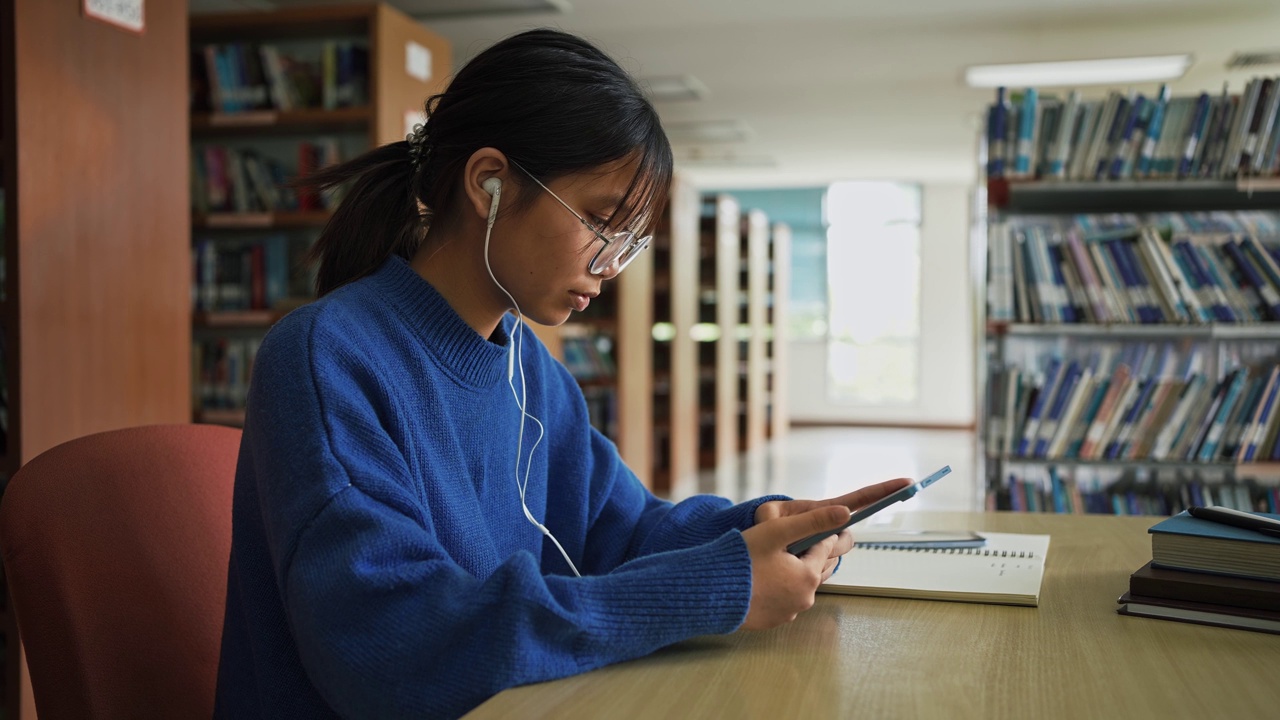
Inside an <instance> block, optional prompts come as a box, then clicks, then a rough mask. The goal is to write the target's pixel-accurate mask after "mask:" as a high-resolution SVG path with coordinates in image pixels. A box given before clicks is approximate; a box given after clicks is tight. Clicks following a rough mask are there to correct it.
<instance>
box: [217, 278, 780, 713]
mask: <svg viewBox="0 0 1280 720" xmlns="http://www.w3.org/2000/svg"><path fill="white" fill-rule="evenodd" d="M513 327H514V325H513V318H507V319H505V320H504V321H503V323H502V324H501V325H500V327H499V328H498V329H497V331H496V332H495V333H494V335H493V336H492V337H491V338H489V339H485V338H484V337H482V336H481V335H480V334H479V333H477V332H475V330H473V329H472V328H471V327H470V326H468V325H466V323H465V322H464V321H463V320H462V318H461V317H459V316H458V314H457V313H456V312H454V310H453V309H452V308H451V307H450V306H449V304H448V303H447V302H446V301H445V299H444V298H443V297H441V296H440V295H439V293H438V292H437V291H436V290H435V289H434V288H433V287H432V286H431V285H430V284H429V283H427V282H426V281H424V280H423V279H422V278H421V277H420V276H418V275H417V274H416V273H415V272H414V271H413V270H412V268H410V267H409V265H408V264H407V263H406V262H405V261H404V260H402V259H400V258H393V259H391V260H388V261H387V262H386V263H385V264H384V265H383V266H382V267H381V268H380V269H379V270H378V271H377V272H376V273H375V274H373V275H370V276H368V277H365V278H363V279H361V280H358V281H356V282H354V283H351V284H348V285H346V286H344V287H342V288H341V289H339V290H337V291H335V292H333V293H330V294H329V295H327V296H326V297H324V298H323V299H321V300H319V301H317V302H315V303H312V304H310V305H308V306H305V307H303V308H301V309H299V310H296V311H294V312H293V313H291V314H289V315H288V316H287V317H285V318H284V319H283V320H281V321H280V322H279V323H277V324H276V326H275V327H274V328H273V329H272V330H271V331H270V333H268V335H267V337H266V338H265V340H264V341H263V343H262V346H261V349H260V350H259V352H258V356H257V360H256V363H255V367H254V374H253V382H252V384H251V389H250V394H249V402H248V414H247V417H246V420H245V430H244V438H243V442H242V446H241V450H240V459H239V465H238V468H237V471H236V481H235V492H234V500H233V522H232V544H231V560H230V570H229V575H228V587H227V609H226V623H225V626H224V630H223V638H222V655H221V662H220V664H219V672H218V688H217V712H216V715H217V716H218V717H228V718H236V719H237V720H240V719H243V718H260V717H261V718H266V717H270V718H285V717H290V718H293V717H296V718H324V717H335V716H336V717H348V718H354V717H415V718H421V717H456V716H458V715H461V714H463V713H465V712H466V711H468V710H470V709H472V708H474V707H475V706H476V705H478V704H480V703H481V702H483V701H484V700H485V699H487V698H489V697H490V696H492V695H494V694H496V693H497V692H499V691H501V690H503V689H505V688H509V687H513V686H516V685H521V684H526V683H533V682H539V681H544V680H551V679H555V678H561V677H565V676H568V675H573V674H576V673H581V672H584V671H587V670H591V669H593V668H598V667H601V666H603V665H607V664H609V663H614V662H619V661H622V660H627V659H631V658H636V657H639V656H642V655H645V654H648V653H650V652H653V651H654V650H656V649H658V648H661V647H663V646H665V645H669V644H671V643H675V642H677V641H680V640H683V639H686V638H689V637H692V636H697V635H703V634H713V633H727V632H730V631H732V630H734V629H736V628H737V627H738V626H739V625H740V624H741V623H742V621H743V619H744V618H745V616H746V612H747V606H748V604H749V601H750V597H751V561H750V556H749V555H748V552H747V547H746V544H745V543H744V541H743V538H742V534H741V532H740V531H741V530H742V529H745V528H747V527H750V525H751V523H752V521H753V518H754V514H755V509H756V507H757V506H758V505H759V504H760V503H761V502H764V501H765V500H768V499H769V498H761V499H759V500H756V501H754V502H750V503H745V504H741V505H736V506H735V505H731V504H730V503H729V501H727V500H724V499H722V498H715V497H711V496H697V497H694V498H691V499H688V500H685V501H684V502H681V503H679V504H676V505H673V504H671V503H668V502H666V501H663V500H660V499H658V498H655V497H654V496H653V495H652V494H650V493H649V492H648V491H647V490H646V489H645V488H644V487H643V486H642V485H641V484H640V483H639V482H638V481H637V479H636V477H635V475H634V474H633V473H632V472H631V471H630V470H628V469H627V467H626V466H625V465H624V464H623V463H622V462H621V461H620V460H619V457H618V453H617V450H616V448H615V447H614V445H613V444H612V443H611V442H610V441H609V440H608V439H606V438H605V437H604V436H602V435H601V434H600V433H599V432H597V431H596V430H595V429H593V428H592V427H591V425H590V423H589V422H588V417H587V407H586V403H585V401H584V399H583V396H582V393H581V391H580V390H579V388H578V386H577V384H576V383H575V382H574V380H573V378H572V377H571V376H570V375H569V374H568V372H567V371H566V370H565V369H564V367H563V366H562V365H561V364H560V363H558V362H557V361H556V360H555V359H554V358H552V357H551V356H550V354H549V353H548V352H547V350H546V348H545V347H544V346H542V345H541V344H540V343H539V342H538V341H537V339H536V336H535V335H534V334H533V333H532V332H525V333H523V345H524V348H523V363H522V364H523V368H524V372H525V377H526V381H527V391H528V409H529V412H530V414H532V415H534V416H535V417H537V418H538V419H540V420H541V421H542V424H543V425H545V427H546V437H545V438H544V439H543V440H542V442H541V443H540V444H539V445H538V447H537V449H536V451H535V452H534V453H533V459H532V463H531V471H530V473H529V482H528V490H527V495H526V497H525V500H526V502H527V504H528V507H529V510H530V511H531V512H532V514H533V516H534V517H535V518H537V519H538V520H539V521H540V522H542V523H543V524H545V525H546V526H547V527H548V528H549V529H550V530H551V532H552V533H553V534H554V535H555V537H556V538H557V539H558V540H559V541H560V542H561V544H563V546H564V548H565V550H566V551H567V553H568V554H569V556H570V558H572V560H573V562H574V564H575V565H576V566H577V567H578V569H579V570H580V571H581V572H582V575H583V576H582V577H581V578H578V577H574V576H573V574H572V571H571V570H570V569H569V567H568V565H567V564H566V563H565V561H564V559H563V558H562V557H561V555H560V553H559V551H558V550H556V549H555V546H554V545H552V544H551V542H550V540H547V539H545V538H544V536H543V535H542V533H541V532H540V531H539V530H538V529H537V528H535V527H533V526H532V525H531V524H530V523H529V522H528V520H527V519H526V518H525V516H524V511H523V509H522V508H521V503H520V496H519V492H518V489H517V485H516V442H517V435H518V431H519V422H520V413H519V411H518V410H517V408H516V404H515V400H514V398H513V396H512V391H511V388H510V387H509V386H508V378H507V367H508V366H507V349H508V348H507V343H508V342H510V340H509V333H510V332H511V331H512V329H513ZM519 379H520V377H519V373H518V372H517V373H516V375H515V382H516V383H517V387H518V386H519V385H518V383H519ZM537 432H538V431H537V427H536V425H534V424H533V423H532V422H528V423H527V427H526V431H525V440H524V455H525V456H526V457H527V456H528V454H529V451H530V449H531V446H532V445H533V441H534V439H536V437H537Z"/></svg>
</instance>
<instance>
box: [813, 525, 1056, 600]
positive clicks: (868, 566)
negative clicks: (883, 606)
mask: <svg viewBox="0 0 1280 720" xmlns="http://www.w3.org/2000/svg"><path fill="white" fill-rule="evenodd" d="M979 534H980V535H982V536H983V537H985V538H986V539H987V544H986V547H983V548H968V549H940V550H891V549H871V548H858V549H855V550H854V551H853V552H850V553H849V554H848V555H845V557H844V562H843V563H841V566H840V571H839V572H837V573H836V574H835V575H832V576H831V578H830V579H829V580H827V582H825V583H823V585H822V586H821V587H820V588H819V590H820V591H823V592H833V593H847V594H853V595H879V596H884V597H908V598H924V599H938V600H958V601H964V602H990V603H1005V604H1010V603H1011V604H1019V605H1035V604H1037V602H1038V600H1039V596H1040V582H1041V580H1042V579H1043V577H1044V560H1045V555H1046V554H1047V553H1048V551H1049V536H1048V535H1021V534H1012V533H994V532H983V531H979Z"/></svg>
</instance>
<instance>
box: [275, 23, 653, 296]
mask: <svg viewBox="0 0 1280 720" xmlns="http://www.w3.org/2000/svg"><path fill="white" fill-rule="evenodd" d="M426 112H427V122H426V124H425V127H424V132H423V137H422V143H421V145H420V146H418V147H415V145H416V143H410V142H408V141H400V142H393V143H389V144H387V145H383V146H381V147H378V148H375V149H373V150H371V151H369V152H366V153H365V154H363V155H361V156H359V157H357V158H355V159H353V160H350V161H348V162H345V163H342V164H339V165H335V166H333V167H330V168H326V169H323V170H320V171H319V172H317V173H315V174H313V175H311V176H309V177H306V178H302V179H301V180H300V181H301V182H303V183H305V184H306V185H308V186H311V187H316V188H319V189H323V190H331V189H334V188H337V187H339V186H342V187H344V194H343V199H342V201H341V202H340V203H339V205H338V208H337V209H336V210H335V211H334V214H333V217H332V218H331V219H330V220H329V222H328V224H327V225H326V226H325V228H324V230H323V231H322V232H321V233H320V237H319V239H318V240H317V241H316V244H315V246H314V247H313V248H312V250H311V260H312V261H317V262H318V263H319V268H318V272H317V276H316V294H317V295H318V296H323V295H324V294H326V293H328V292H330V291H332V290H334V289H336V288H338V287H341V286H342V285H344V284H346V283H348V282H351V281H352V280H356V279H358V278H360V277H363V276H365V275H368V274H369V273H371V272H373V271H374V270H376V269H377V268H378V267H379V266H381V264H382V263H383V262H384V261H385V260H386V259H387V258H388V257H390V256H392V255H393V254H394V255H400V256H402V257H404V258H410V257H412V256H413V254H414V253H415V252H417V250H418V248H419V247H420V246H421V244H422V242H423V239H424V238H425V236H426V231H427V229H428V227H429V226H430V225H432V224H436V225H438V226H439V225H444V224H447V223H448V222H450V214H451V213H455V212H456V211H457V209H456V208H455V205H456V203H457V202H458V197H457V196H458V195H459V194H460V185H461V183H459V182H458V180H459V177H460V176H461V174H462V173H463V171H464V170H465V168H466V164H467V161H468V160H469V159H470V157H471V155H472V154H473V153H474V152H475V151H476V150H479V149H480V148H484V147H492V148H496V149H498V150H500V151H501V152H503V153H504V154H506V155H507V156H508V157H510V158H511V159H512V160H514V161H515V162H517V163H519V166H520V168H523V169H524V170H525V171H527V172H528V173H529V174H531V175H533V176H534V177H535V178H537V179H538V180H541V181H542V182H544V183H546V182H550V181H552V180H554V179H556V178H558V177H562V176H564V175H568V174H572V173H575V172H582V171H585V170H589V169H591V168H595V167H599V166H601V165H604V164H606V163H610V162H614V161H618V160H622V159H624V158H631V157H635V158H636V159H637V163H636V174H635V176H634V179H633V180H632V182H631V185H630V186H629V187H628V188H627V192H626V195H625V197H624V198H623V200H622V202H621V203H620V204H619V206H618V208H617V210H616V211H615V212H614V213H613V216H612V217H610V218H608V219H607V224H608V225H609V226H611V227H619V228H622V227H629V226H630V224H631V223H634V222H636V221H641V220H643V221H649V220H651V219H653V218H656V217H657V216H658V214H659V213H661V212H662V207H663V205H664V204H665V202H666V196H667V191H668V188H669V187H670V184H671V174H672V156H671V146H670V144H669V143H668V141H667V137H666V134H665V133H664V132H663V130H662V125H661V122H660V121H659V119H658V113H657V111H656V110H654V108H653V105H652V104H651V103H650V102H649V100H648V99H647V98H646V97H645V96H644V93H643V92H642V91H641V89H640V87H639V85H637V83H636V82H635V80H633V79H632V78H631V76H630V75H628V74H627V72H626V71H624V70H623V69H622V68H621V67H620V66H619V65H618V63H616V62H615V61H614V60H613V59H612V58H610V57H609V56H608V55H606V54H605V53H604V52H602V51H601V50H599V49H598V48H596V47H595V46H594V45H592V44H591V43H589V42H587V41H586V40H583V39H582V38H579V37H576V36H574V35H570V34H568V33H565V32H561V31H559V30H551V29H540V30H530V31H527V32H523V33H520V34H518V35H514V36H512V37H509V38H507V39H505V40H502V41H500V42H498V43H497V44H495V45H493V46H491V47H489V48H488V49H486V50H485V51H483V52H481V53H480V54H479V55H477V56H475V57H474V58H473V59H472V60H471V61H470V62H468V63H467V64H466V65H465V66H464V67H463V68H462V69H461V70H459V71H458V73H457V74H456V75H455V76H454V78H453V81H452V82H451V83H450V84H449V86H448V87H447V88H446V89H445V91H444V92H443V93H441V94H439V95H433V96H432V97H430V98H429V99H428V100H427V102H426ZM418 153H420V155H419V154H418ZM511 177H512V178H513V179H515V180H516V181H517V185H520V184H521V183H520V182H519V180H520V178H521V177H522V173H519V172H515V173H513V174H512V176H511ZM517 190H519V187H517ZM520 195H524V198H522V197H520ZM528 197H532V193H520V194H517V197H515V198H514V202H513V203H511V204H510V205H509V206H508V209H511V210H515V211H518V210H519V209H520V207H521V205H522V203H521V200H522V199H525V200H526V202H527V198H528ZM636 229H639V228H636Z"/></svg>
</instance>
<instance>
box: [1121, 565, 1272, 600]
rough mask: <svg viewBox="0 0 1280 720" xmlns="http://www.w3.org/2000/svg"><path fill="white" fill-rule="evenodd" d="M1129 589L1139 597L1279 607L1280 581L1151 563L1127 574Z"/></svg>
mask: <svg viewBox="0 0 1280 720" xmlns="http://www.w3.org/2000/svg"><path fill="white" fill-rule="evenodd" d="M1129 592H1130V593H1132V594H1133V595H1136V596H1139V597H1152V598H1165V599H1168V600H1181V601H1185V602H1194V603H1207V604H1211V605H1231V606H1235V607H1241V608H1252V609H1254V610H1280V583H1276V582H1270V581H1267V580H1251V579H1248V578H1237V577H1230V576H1227V575H1211V574H1208V573H1201V572H1189V571H1185V570H1170V569H1167V568H1159V567H1155V566H1154V565H1153V564H1152V563H1147V564H1146V565H1143V566H1142V567H1141V568H1138V569H1137V570H1136V571H1134V573H1133V574H1132V575H1130V576H1129Z"/></svg>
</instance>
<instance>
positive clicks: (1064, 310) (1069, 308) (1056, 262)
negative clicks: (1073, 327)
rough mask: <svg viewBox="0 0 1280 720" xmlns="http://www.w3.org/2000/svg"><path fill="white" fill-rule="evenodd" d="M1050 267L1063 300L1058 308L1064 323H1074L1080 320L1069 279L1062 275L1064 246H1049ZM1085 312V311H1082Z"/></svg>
mask: <svg viewBox="0 0 1280 720" xmlns="http://www.w3.org/2000/svg"><path fill="white" fill-rule="evenodd" d="M1048 250H1049V267H1050V268H1051V269H1052V270H1053V283H1054V284H1055V285H1057V286H1058V296H1059V297H1060V298H1062V305H1061V307H1059V308H1058V311H1059V313H1060V317H1061V318H1062V322H1064V323H1074V322H1077V321H1078V320H1079V319H1080V316H1079V315H1077V312H1076V306H1075V304H1074V303H1073V302H1072V301H1071V300H1072V297H1071V291H1070V289H1069V288H1068V287H1067V279H1066V277H1065V276H1063V274H1062V263H1063V262H1064V258H1063V257H1062V245H1061V244H1058V245H1049V246H1048ZM1081 312H1083V311H1081Z"/></svg>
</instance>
